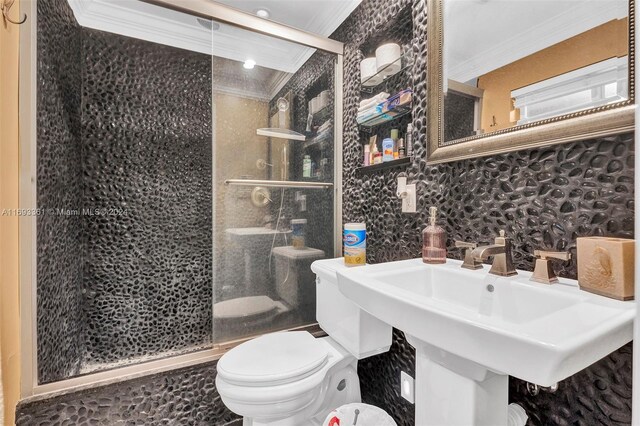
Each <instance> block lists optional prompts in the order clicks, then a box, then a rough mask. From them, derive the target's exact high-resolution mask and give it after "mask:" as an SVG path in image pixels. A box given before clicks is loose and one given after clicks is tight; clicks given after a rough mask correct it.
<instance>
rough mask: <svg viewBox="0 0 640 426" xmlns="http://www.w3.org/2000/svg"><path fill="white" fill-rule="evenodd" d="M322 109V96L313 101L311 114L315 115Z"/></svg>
mask: <svg viewBox="0 0 640 426" xmlns="http://www.w3.org/2000/svg"><path fill="white" fill-rule="evenodd" d="M321 109H322V108H321V107H320V96H316V97H315V98H313V99H311V114H315V113H316V112H318V111H320V110H321Z"/></svg>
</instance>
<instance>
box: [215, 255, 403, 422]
mask: <svg viewBox="0 0 640 426" xmlns="http://www.w3.org/2000/svg"><path fill="white" fill-rule="evenodd" d="M344 268H346V267H345V266H344V260H343V259H342V258H340V259H325V260H317V261H315V262H313V264H312V265H311V269H312V271H313V272H314V273H315V275H316V280H315V282H316V284H315V286H316V302H317V304H316V318H317V321H318V324H319V325H320V327H321V328H322V329H323V330H324V331H325V332H326V333H327V334H328V336H327V337H320V338H314V337H313V336H312V335H311V334H310V333H308V332H306V331H291V332H277V333H270V334H265V335H263V336H260V337H257V338H255V339H252V340H250V341H248V342H245V343H243V344H241V345H239V346H237V347H235V348H233V349H232V350H230V351H229V352H227V353H226V354H225V355H224V356H222V358H220V360H219V361H218V365H217V370H218V374H217V377H216V387H217V390H218V393H219V394H220V397H221V398H222V401H223V402H224V404H225V405H226V406H227V408H229V409H230V410H231V411H233V412H234V413H237V414H239V415H241V416H243V425H244V426H302V425H305V426H306V425H310V426H321V425H322V424H323V422H324V420H325V419H326V418H327V416H328V415H329V414H330V413H331V412H332V411H333V410H334V409H336V408H338V407H340V406H342V405H345V404H351V403H358V402H360V383H359V379H358V373H357V365H358V360H359V359H363V358H366V357H369V356H373V355H377V354H380V353H383V352H387V351H388V350H389V347H390V346H391V331H392V330H391V327H390V326H389V325H387V324H385V323H383V322H381V321H380V320H378V319H377V318H374V317H372V316H371V315H369V314H367V313H366V312H364V311H362V310H361V309H360V308H359V307H358V306H356V305H355V304H353V302H351V301H350V300H349V299H347V298H346V297H344V296H343V295H342V293H340V291H339V289H338V280H337V275H336V273H337V271H339V270H341V269H344ZM359 426H367V425H366V424H362V425H359Z"/></svg>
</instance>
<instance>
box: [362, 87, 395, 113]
mask: <svg viewBox="0 0 640 426" xmlns="http://www.w3.org/2000/svg"><path fill="white" fill-rule="evenodd" d="M387 98H389V94H388V93H387V92H380V93H378V94H377V95H375V96H374V97H372V98H369V99H363V100H362V101H360V106H359V107H358V112H360V111H364V110H366V109H369V108H371V107H372V106H376V105H378V104H379V103H380V102H383V101H385V100H386V99H387Z"/></svg>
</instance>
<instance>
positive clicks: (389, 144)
mask: <svg viewBox="0 0 640 426" xmlns="http://www.w3.org/2000/svg"><path fill="white" fill-rule="evenodd" d="M393 147H394V143H393V139H391V138H385V139H383V140H382V161H383V162H387V161H393Z"/></svg>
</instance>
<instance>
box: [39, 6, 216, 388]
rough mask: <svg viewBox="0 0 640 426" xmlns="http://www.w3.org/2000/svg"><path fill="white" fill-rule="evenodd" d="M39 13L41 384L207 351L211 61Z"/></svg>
mask: <svg viewBox="0 0 640 426" xmlns="http://www.w3.org/2000/svg"><path fill="white" fill-rule="evenodd" d="M38 12H39V17H38V18H39V19H38V58H39V60H38V79H39V90H38V205H39V207H41V208H53V209H71V210H76V211H82V209H85V210H91V211H93V212H100V214H94V215H87V214H72V215H66V214H47V215H44V216H40V217H39V218H38V367H39V381H40V383H47V382H51V381H55V380H60V379H63V378H66V377H70V376H74V375H77V374H78V373H83V372H86V371H91V370H95V369H100V368H104V366H110V365H113V363H119V362H123V361H127V360H130V359H131V358H142V357H147V358H148V357H152V356H163V355H165V354H168V353H176V352H181V351H182V352H184V351H188V350H192V349H195V348H197V347H201V346H202V345H209V344H210V343H211V333H212V324H211V321H212V319H211V306H212V302H211V300H212V296H211V292H212V282H211V280H212V278H211V276H212V272H211V269H212V260H211V257H212V253H211V250H212V242H211V227H212V223H211V192H212V191H211V173H212V170H211V167H212V163H211V159H212V153H211V122H212V117H211V60H210V57H209V56H207V55H202V54H197V53H193V52H188V51H185V50H181V49H176V48H171V47H167V46H164V45H158V44H154V43H149V42H146V41H140V40H135V39H131V38H127V37H122V36H118V35H114V34H111V33H106V32H100V31H95V30H89V29H85V28H80V27H79V26H78V25H77V23H76V21H75V19H74V17H73V13H72V11H71V9H70V7H69V6H68V4H67V2H66V0H41V1H39V2H38ZM123 76H126V78H123ZM185 88H189V89H190V90H188V91H185V90H184V89H185Z"/></svg>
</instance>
